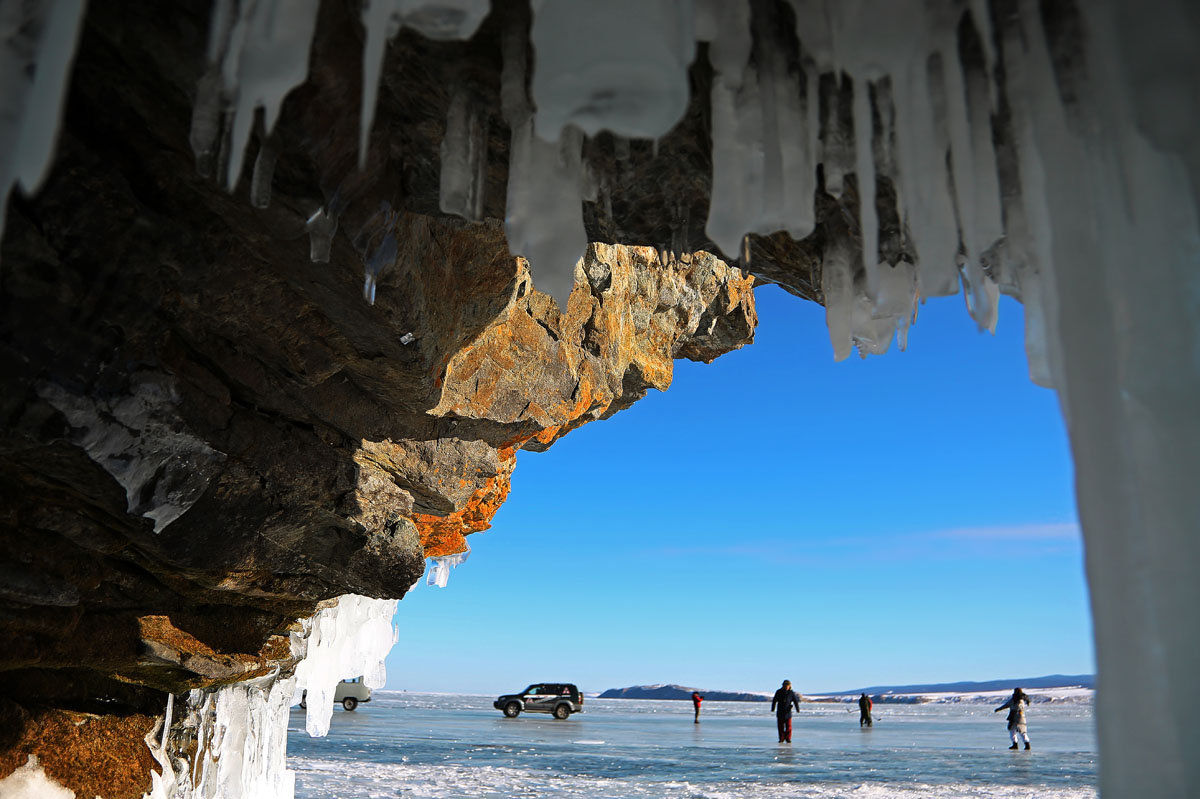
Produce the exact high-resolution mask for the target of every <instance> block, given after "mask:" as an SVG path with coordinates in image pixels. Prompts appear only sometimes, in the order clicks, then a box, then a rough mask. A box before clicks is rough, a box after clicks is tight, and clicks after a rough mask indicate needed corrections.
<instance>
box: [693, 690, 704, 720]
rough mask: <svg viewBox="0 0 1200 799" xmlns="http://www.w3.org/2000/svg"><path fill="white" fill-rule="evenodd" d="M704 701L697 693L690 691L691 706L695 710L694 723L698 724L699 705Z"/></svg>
mask: <svg viewBox="0 0 1200 799" xmlns="http://www.w3.org/2000/svg"><path fill="white" fill-rule="evenodd" d="M703 701H704V697H702V696H700V692H699V691H692V706H693V707H694V708H696V723H697V724H699V723H700V703H701V702H703Z"/></svg>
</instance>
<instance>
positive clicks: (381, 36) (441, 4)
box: [358, 0, 489, 169]
mask: <svg viewBox="0 0 1200 799" xmlns="http://www.w3.org/2000/svg"><path fill="white" fill-rule="evenodd" d="M488 8H489V2H488V0H364V2H363V11H362V21H363V27H364V28H365V29H366V32H367V42H366V46H365V47H364V48H363V82H362V106H361V110H360V112H359V113H360V114H361V116H360V117H359V137H360V138H359V144H358V166H359V168H360V169H361V168H363V167H365V166H366V164H367V144H368V142H369V141H370V139H371V124H372V123H373V122H374V121H375V103H376V101H377V100H378V98H379V80H380V77H381V76H382V75H383V59H384V56H385V55H386V53H387V43H388V41H390V40H391V39H393V38H395V36H396V34H398V33H399V32H400V29H401V28H403V27H409V28H413V29H414V30H416V31H418V32H419V33H421V34H422V35H424V36H426V37H428V38H430V39H440V40H452V39H469V38H471V37H472V36H473V35H474V34H475V31H476V30H477V29H478V28H479V25H480V23H482V22H483V19H484V17H486V16H487V13H488Z"/></svg>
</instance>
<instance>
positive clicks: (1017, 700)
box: [992, 688, 1030, 749]
mask: <svg viewBox="0 0 1200 799" xmlns="http://www.w3.org/2000/svg"><path fill="white" fill-rule="evenodd" d="M1028 705H1029V695H1028V694H1027V693H1025V692H1024V691H1022V690H1021V689H1020V688H1014V689H1013V692H1012V696H1010V697H1009V698H1008V701H1007V702H1005V703H1004V704H1003V705H1001V706H1000V707H998V708H996V709H995V710H994V711H992V712H993V713H999V712H1000V711H1001V710H1004V709H1005V708H1008V734H1009V735H1010V736H1011V737H1012V746H1010V747H1008V748H1009V749H1016V748H1017V740H1018V739H1019V738H1024V739H1025V748H1026V749H1029V748H1030V747H1029V730H1028V729H1027V728H1026V726H1025V708H1026V707H1027V706H1028Z"/></svg>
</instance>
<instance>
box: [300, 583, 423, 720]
mask: <svg viewBox="0 0 1200 799" xmlns="http://www.w3.org/2000/svg"><path fill="white" fill-rule="evenodd" d="M396 602H397V600H395V599H371V598H369V597H365V596H357V595H355V594H347V595H345V596H342V597H339V598H338V602H337V605H335V606H334V607H331V608H325V609H324V610H321V611H320V612H318V613H317V615H315V616H314V617H313V618H312V619H311V622H310V623H309V624H308V628H309V633H308V643H307V654H306V656H305V658H304V660H303V661H301V662H300V665H298V666H297V667H296V685H295V696H294V697H293V701H294V702H299V701H300V695H301V694H300V692H301V691H307V692H308V696H307V698H306V700H305V705H307V713H308V715H307V719H306V721H305V729H306V730H308V734H309V735H311V736H313V737H317V738H319V737H321V736H323V735H325V734H326V733H328V732H329V717H330V716H331V715H332V714H333V694H334V691H335V690H336V688H337V684H338V682H339V681H341V680H344V679H348V678H351V677H358V676H360V675H361V676H362V678H363V682H364V683H365V684H366V686H367V687H368V688H371V689H372V690H378V689H380V688H382V687H383V686H384V684H385V683H386V682H387V672H386V670H385V668H384V662H383V661H384V658H385V657H387V654H388V652H389V651H391V648H392V646H393V645H394V644H395V643H396V641H397V639H398V637H399V634H398V633H397V631H396V629H395V628H394V627H393V626H392V616H393V615H395V613H396Z"/></svg>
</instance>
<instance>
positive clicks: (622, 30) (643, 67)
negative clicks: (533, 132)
mask: <svg viewBox="0 0 1200 799" xmlns="http://www.w3.org/2000/svg"><path fill="white" fill-rule="evenodd" d="M530 38H531V39H532V41H533V49H534V52H535V53H536V54H537V64H536V69H535V70H534V73H533V82H532V86H531V90H532V94H533V101H534V103H535V104H536V106H537V134H538V135H539V136H540V137H542V138H544V139H546V140H547V141H557V140H558V136H559V131H561V130H562V129H563V128H565V127H567V126H569V125H574V126H575V127H577V128H579V129H580V130H582V131H583V132H584V133H586V134H588V135H589V136H593V135H595V134H596V133H598V132H600V131H601V130H609V131H612V132H613V133H615V134H618V135H621V136H630V137H635V138H646V139H656V138H658V137H660V136H664V135H666V134H667V133H668V132H669V131H670V130H671V128H672V127H674V126H675V123H676V122H678V121H679V120H680V119H681V118H682V117H683V114H684V112H685V111H686V110H687V104H688V75H687V69H688V65H689V64H690V63H691V62H692V57H693V55H694V52H695V37H694V35H693V32H692V3H691V0H604V2H602V3H596V2H591V0H534V3H533V26H532V30H531V32H530Z"/></svg>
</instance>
